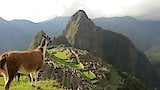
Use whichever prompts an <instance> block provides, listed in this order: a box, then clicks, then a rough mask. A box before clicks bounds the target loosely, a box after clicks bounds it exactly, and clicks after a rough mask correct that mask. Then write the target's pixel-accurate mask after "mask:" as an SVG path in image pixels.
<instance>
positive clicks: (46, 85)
mask: <svg viewBox="0 0 160 90" xmlns="http://www.w3.org/2000/svg"><path fill="white" fill-rule="evenodd" d="M38 86H39V87H40V90H63V89H62V88H60V85H59V83H57V82H56V81H55V80H50V81H38ZM3 89H4V80H3V77H0V90H3ZM10 89H11V90H36V89H35V88H33V87H32V86H31V84H30V82H29V79H28V78H27V77H26V76H22V77H21V79H20V82H17V80H16V79H14V80H13V81H12V83H11V86H10Z"/></svg>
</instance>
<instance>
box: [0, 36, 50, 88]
mask: <svg viewBox="0 0 160 90" xmlns="http://www.w3.org/2000/svg"><path fill="white" fill-rule="evenodd" d="M49 41H50V38H49V37H48V36H43V39H42V41H41V44H40V45H39V46H38V47H37V48H36V49H34V50H26V51H9V52H5V53H3V54H2V55H1V56H0V71H1V72H0V73H1V74H2V75H3V77H4V81H5V86H4V88H5V90H9V87H10V84H11V82H12V80H13V78H14V76H15V75H16V73H17V72H20V73H23V74H30V76H31V84H32V86H36V83H37V76H38V71H39V69H40V68H41V67H42V64H43V63H44V57H45V51H46V47H47V44H48V42H49ZM33 79H34V82H33Z"/></svg>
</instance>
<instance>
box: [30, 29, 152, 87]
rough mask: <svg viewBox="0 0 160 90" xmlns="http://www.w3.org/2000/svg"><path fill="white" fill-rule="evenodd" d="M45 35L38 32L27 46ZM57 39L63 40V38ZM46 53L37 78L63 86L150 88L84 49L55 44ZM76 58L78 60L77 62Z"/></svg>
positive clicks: (36, 43)
mask: <svg viewBox="0 0 160 90" xmlns="http://www.w3.org/2000/svg"><path fill="white" fill-rule="evenodd" d="M44 34H45V33H44V32H43V31H41V32H37V33H36V34H35V36H34V37H33V39H32V42H31V44H30V47H35V46H36V45H38V43H40V41H41V39H42V38H41V37H42V35H44ZM58 38H60V39H64V37H58ZM54 40H55V39H54ZM55 42H58V41H55ZM60 42H61V41H60ZM36 47H37V46H36ZM46 56H47V57H48V60H45V63H44V65H43V67H42V68H41V70H40V73H39V75H38V76H39V77H38V79H39V80H55V79H56V81H57V82H58V83H60V84H61V87H65V89H66V88H67V89H72V90H77V88H79V89H81V90H89V89H91V90H140V89H141V90H152V88H150V87H148V86H146V85H145V84H144V83H142V82H141V81H140V80H139V79H137V78H135V77H134V76H131V75H129V74H127V73H126V72H120V71H117V70H116V69H115V68H114V67H113V66H112V65H110V64H108V63H106V62H104V61H103V60H102V59H101V58H100V57H96V56H94V55H92V54H91V53H89V52H87V51H86V50H84V51H83V50H80V49H76V48H73V47H66V46H64V45H58V46H55V45H54V47H52V48H51V47H50V48H49V49H48V50H47V54H46ZM77 60H79V62H78V63H77Z"/></svg>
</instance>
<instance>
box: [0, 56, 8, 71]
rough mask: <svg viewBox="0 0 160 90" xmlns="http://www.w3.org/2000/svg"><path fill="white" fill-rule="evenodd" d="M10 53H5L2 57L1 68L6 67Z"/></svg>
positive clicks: (0, 60)
mask: <svg viewBox="0 0 160 90" xmlns="http://www.w3.org/2000/svg"><path fill="white" fill-rule="evenodd" d="M7 56H8V54H3V55H2V56H1V59H0V69H4V65H5V63H6V60H7V59H6V58H7Z"/></svg>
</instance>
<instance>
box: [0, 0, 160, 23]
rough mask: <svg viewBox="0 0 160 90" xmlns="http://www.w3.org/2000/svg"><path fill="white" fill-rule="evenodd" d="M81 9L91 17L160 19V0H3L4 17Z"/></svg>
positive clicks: (42, 15) (0, 3)
mask: <svg viewBox="0 0 160 90" xmlns="http://www.w3.org/2000/svg"><path fill="white" fill-rule="evenodd" d="M79 9H83V10H84V11H86V13H87V15H88V16H89V17H90V18H97V17H115V16H116V17H121V16H132V17H136V18H141V19H146V20H160V0H0V17H2V18H4V19H6V20H13V19H27V20H31V21H33V22H40V21H44V20H48V19H51V18H54V17H57V16H71V15H73V14H74V13H75V12H76V11H78V10H79Z"/></svg>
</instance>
